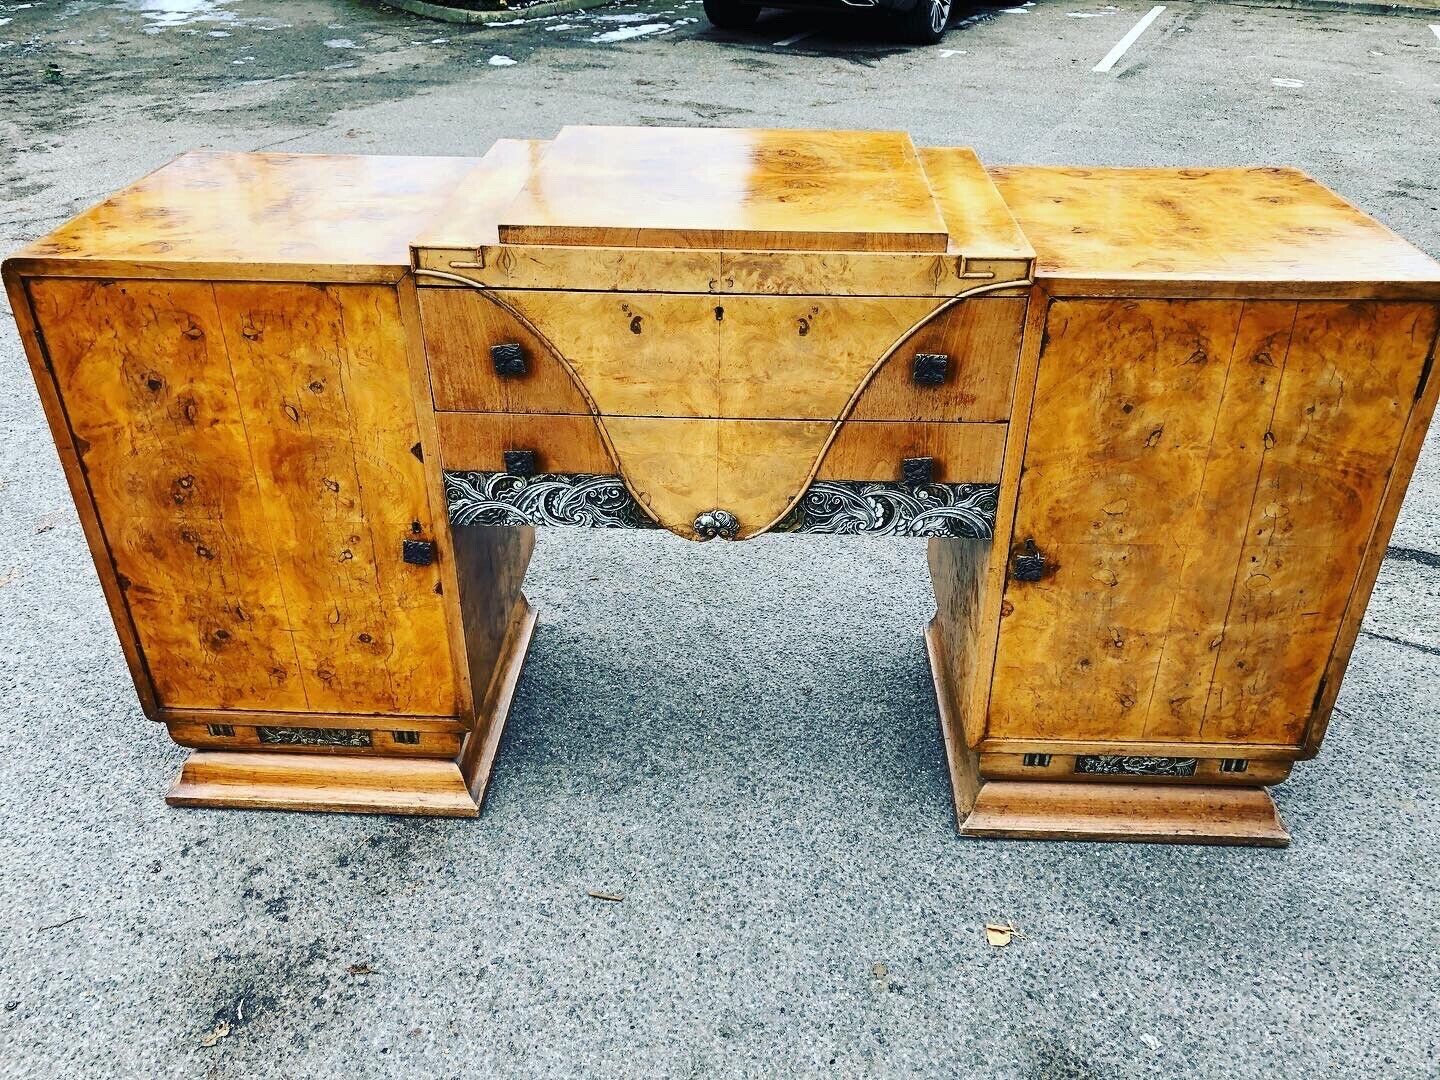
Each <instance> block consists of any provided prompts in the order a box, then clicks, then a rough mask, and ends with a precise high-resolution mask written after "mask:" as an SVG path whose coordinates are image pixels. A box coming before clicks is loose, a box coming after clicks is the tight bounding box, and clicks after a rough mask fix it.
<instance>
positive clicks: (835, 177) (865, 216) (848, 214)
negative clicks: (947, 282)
mask: <svg viewBox="0 0 1440 1080" xmlns="http://www.w3.org/2000/svg"><path fill="white" fill-rule="evenodd" d="M497 225H498V228H499V239H500V242H501V243H505V244H552V245H564V246H577V245H578V246H595V247H627V248H699V249H724V248H729V249H738V250H750V251H909V252H943V251H945V250H946V246H947V243H948V241H949V234H948V232H947V230H946V227H945V221H944V218H943V217H942V215H941V211H940V207H939V206H938V205H937V204H936V201H935V197H934V195H933V194H932V193H931V190H930V184H929V182H928V181H927V180H926V177H925V170H924V169H923V168H922V166H921V164H920V158H919V155H917V154H916V152H915V147H914V146H913V145H912V144H911V142H910V136H909V135H907V134H905V133H904V132H902V131H768V130H758V129H748V128H700V129H671V128H632V127H567V128H564V129H562V130H561V132H560V134H559V135H558V136H557V137H556V138H555V140H554V141H553V142H552V143H551V144H550V145H549V146H548V147H547V148H546V150H545V153H544V155H543V156H542V157H541V158H540V159H539V161H538V162H537V163H536V164H535V166H534V167H533V168H532V169H531V171H530V174H529V176H528V177H527V178H526V181H525V184H524V186H523V187H522V188H521V190H520V192H519V194H518V195H517V196H516V197H515V199H514V201H512V202H511V203H510V205H509V206H508V207H507V208H506V209H505V210H504V211H502V212H501V214H500V216H499V221H498V222H497Z"/></svg>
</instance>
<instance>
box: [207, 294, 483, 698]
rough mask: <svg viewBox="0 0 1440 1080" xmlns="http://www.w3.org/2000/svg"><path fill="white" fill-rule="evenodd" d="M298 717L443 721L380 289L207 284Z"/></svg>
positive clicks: (388, 297)
mask: <svg viewBox="0 0 1440 1080" xmlns="http://www.w3.org/2000/svg"><path fill="white" fill-rule="evenodd" d="M216 297H217V299H218V303H219V310H220V317H221V321H222V325H223V328H224V334H225V340H226V344H227V346H228V348H229V352H230V357H231V362H232V366H233V369H234V372H235V379H236V386H237V388H238V391H239V398H240V405H241V411H242V415H243V416H244V419H245V426H246V430H247V432H248V435H249V438H250V443H251V446H252V449H253V452H254V457H255V472H256V477H257V482H258V486H259V490H260V496H261V499H262V501H263V503H264V505H265V511H266V520H267V523H268V524H269V526H270V536H271V541H272V543H273V545H274V550H275V553H276V556H277V561H278V565H279V569H280V579H281V584H282V587H283V589H284V593H285V599H286V603H287V606H288V608H289V611H290V614H291V626H292V629H293V630H294V639H295V648H296V650H297V652H298V654H299V657H300V664H301V677H302V679H303V680H304V683H305V689H306V694H307V696H308V698H309V701H310V707H311V708H312V709H314V710H317V711H337V712H384V713H397V714H406V715H448V714H451V713H453V711H454V708H455V701H456V691H455V678H454V670H453V666H452V662H451V657H450V653H449V650H448V649H447V648H445V647H444V643H445V641H446V640H447V639H446V633H447V627H446V619H445V610H444V607H443V600H442V598H441V596H440V595H439V594H438V592H437V586H439V585H440V575H439V569H438V565H437V564H434V563H432V564H430V565H426V566H417V565H410V564H408V563H405V562H404V561H403V559H402V544H403V542H404V541H405V540H406V539H414V540H429V541H433V540H434V538H435V523H434V521H433V520H432V515H431V510H430V505H429V499H428V497H427V493H426V484H425V476H424V473H423V471H422V470H423V468H424V466H423V465H422V463H421V462H420V461H419V459H418V458H417V456H416V455H415V454H414V453H413V448H414V447H416V446H417V445H418V444H419V442H420V435H419V429H418V427H417V424H416V420H415V412H414V405H413V403H412V401H411V386H410V381H409V373H408V367H407V358H406V352H405V348H406V343H405V334H404V327H403V324H402V323H401V320H400V312H399V306H398V300H397V297H396V295H395V292H394V290H393V289H392V288H390V287H387V286H363V285H334V286H323V287H321V286H312V285H276V284H226V285H218V286H216Z"/></svg>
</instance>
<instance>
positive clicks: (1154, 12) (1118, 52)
mask: <svg viewBox="0 0 1440 1080" xmlns="http://www.w3.org/2000/svg"><path fill="white" fill-rule="evenodd" d="M1164 10H1165V5H1164V4H1156V5H1155V6H1154V7H1153V8H1151V9H1150V13H1149V14H1148V15H1146V16H1145V17H1144V18H1143V19H1141V20H1140V21H1139V22H1138V23H1136V24H1135V25H1134V26H1132V27H1131V28H1130V32H1129V33H1128V34H1126V35H1125V36H1124V37H1123V38H1121V39H1120V40H1119V41H1118V42H1116V44H1115V47H1114V48H1113V49H1111V50H1110V51H1109V52H1108V53H1106V54H1105V59H1104V60H1101V61H1100V62H1099V63H1098V64H1096V65H1095V66H1094V67H1093V68H1091V69H1090V70H1091V71H1109V70H1110V69H1111V68H1113V67H1114V66H1115V64H1116V63H1117V62H1118V61H1119V59H1120V57H1122V56H1124V55H1125V51H1126V50H1127V49H1129V48H1130V46H1131V45H1134V44H1135V42H1136V41H1137V40H1138V39H1139V37H1140V35H1141V34H1143V33H1144V32H1145V31H1146V29H1147V28H1148V27H1149V26H1150V24H1151V23H1152V22H1154V21H1155V20H1156V19H1158V18H1159V17H1160V13H1161V12H1162V11H1164Z"/></svg>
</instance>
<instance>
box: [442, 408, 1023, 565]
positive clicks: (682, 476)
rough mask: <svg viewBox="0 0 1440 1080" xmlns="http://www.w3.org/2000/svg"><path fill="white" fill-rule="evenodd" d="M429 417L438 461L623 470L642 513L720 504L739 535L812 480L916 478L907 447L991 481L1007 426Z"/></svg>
mask: <svg viewBox="0 0 1440 1080" xmlns="http://www.w3.org/2000/svg"><path fill="white" fill-rule="evenodd" d="M437 420H438V426H439V433H440V453H441V461H442V464H443V467H444V468H445V470H446V471H447V472H450V473H461V472H475V473H482V474H498V473H504V472H506V471H507V462H506V451H511V452H515V451H530V452H532V454H533V458H531V459H529V460H528V461H527V463H526V464H527V465H528V466H529V467H530V468H531V469H533V471H534V473H536V474H541V475H546V476H551V475H555V474H561V475H570V476H573V475H586V476H596V475H601V476H616V477H621V478H623V480H624V483H625V485H626V487H627V489H628V491H629V493H630V494H631V495H632V496H633V497H634V498H635V499H636V500H638V501H639V503H640V504H641V506H642V507H643V511H642V512H643V513H644V514H645V516H646V517H648V518H652V519H654V520H655V521H656V522H658V524H660V525H661V526H663V527H664V528H667V529H670V530H671V531H673V532H676V533H678V534H680V535H682V536H688V537H692V538H693V537H695V536H696V535H697V526H696V519H697V518H698V517H700V516H701V515H703V514H705V513H707V512H709V511H713V510H717V509H718V510H724V511H726V512H727V513H729V514H732V515H734V517H735V519H736V521H737V522H738V535H739V536H740V537H745V536H753V535H755V534H757V533H759V532H763V531H765V530H766V529H767V528H769V527H770V526H772V525H774V524H776V523H777V521H778V519H780V518H782V517H783V516H784V515H785V514H786V511H787V509H789V508H790V507H791V506H792V504H794V503H795V502H796V500H797V499H798V498H799V496H800V495H801V494H802V493H803V492H805V491H807V490H810V489H812V488H813V486H814V484H815V483H816V482H822V483H828V482H841V483H858V482H869V483H872V484H884V485H888V486H890V487H893V488H895V489H897V490H910V489H913V488H914V487H915V486H916V484H915V482H914V481H915V480H916V475H915V474H914V473H913V471H912V473H911V474H909V476H908V477H907V472H906V464H905V463H906V460H907V459H925V458H928V459H930V461H929V473H928V475H929V479H930V481H931V483H932V484H933V485H950V486H956V485H977V484H980V485H991V484H994V483H995V482H996V481H997V480H998V479H999V475H1000V463H1001V458H1002V456H1003V453H1004V444H1005V432H1006V426H1005V425H1004V424H965V423H950V424H939V423H900V422H869V421H867V422H858V421H856V422H848V423H845V424H842V425H840V427H839V430H838V431H836V428H835V425H834V424H831V423H828V422H824V421H800V420H711V419H684V418H666V417H606V418H602V420H601V421H600V422H598V423H597V422H596V421H595V420H594V419H593V418H591V417H570V416H564V417H559V416H545V415H538V414H529V415H498V414H482V413H440V414H438V415H437ZM832 433H833V434H834V438H833V439H832V438H831V435H832ZM512 460H513V459H512ZM913 467H914V466H912V470H913ZM922 486H923V485H922ZM453 513H454V508H453V506H452V516H453ZM533 523H536V524H544V522H543V521H537V522H533Z"/></svg>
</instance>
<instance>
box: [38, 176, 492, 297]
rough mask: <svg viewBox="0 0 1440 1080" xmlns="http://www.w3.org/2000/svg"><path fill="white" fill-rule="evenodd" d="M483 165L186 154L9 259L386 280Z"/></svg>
mask: <svg viewBox="0 0 1440 1080" xmlns="http://www.w3.org/2000/svg"><path fill="white" fill-rule="evenodd" d="M478 164H479V161H478V159H475V158H459V157H451V158H427V157H377V156H367V157H361V156H351V155H341V154H323V155H322V154H275V153H269V154H236V153H226V152H214V151H192V152H191V153H188V154H184V155H182V156H181V157H179V158H176V159H175V160H174V161H172V162H171V163H170V164H168V165H166V166H164V167H163V168H160V169H157V170H156V171H155V172H153V173H151V174H150V175H149V176H146V177H144V178H143V179H141V180H138V181H136V182H135V183H134V184H132V185H130V186H129V187H127V188H124V189H122V190H121V191H118V192H116V193H115V194H114V195H111V196H110V197H109V198H108V199H106V200H105V201H104V202H102V203H100V204H99V205H98V206H95V207H92V208H91V209H89V210H86V211H85V212H84V213H82V214H80V215H79V216H77V217H75V218H72V219H71V220H70V221H68V222H66V223H65V224H64V225H61V226H60V227H59V228H57V229H55V230H54V231H53V232H51V233H50V234H48V235H47V236H45V237H43V238H42V239H40V240H37V241H35V242H34V243H32V244H30V245H28V246H26V247H25V248H23V249H21V250H20V251H19V252H17V253H16V254H15V256H14V257H15V259H16V260H18V261H20V262H22V263H24V262H29V261H31V260H34V261H36V262H40V263H43V264H46V265H48V266H57V267H58V266H69V267H74V265H75V264H76V263H84V264H101V263H105V264H121V265H124V264H129V265H130V266H131V267H132V268H136V267H176V268H181V269H184V270H186V271H188V272H190V273H195V272H197V271H199V272H201V273H204V274H205V275H206V276H234V275H235V273H236V270H237V268H243V270H242V271H241V272H242V273H246V274H249V275H251V276H253V277H263V276H267V271H271V272H274V273H279V274H285V273H290V272H298V273H300V274H303V275H305V278H306V279H307V280H320V281H334V280H357V279H358V280H366V279H368V280H383V281H393V280H395V279H396V278H398V277H399V276H400V274H401V273H403V272H404V270H405V269H406V268H407V267H408V266H409V265H410V241H411V240H412V239H414V237H415V235H416V234H417V233H418V232H419V231H420V229H421V228H422V227H423V226H424V225H425V224H426V223H427V222H428V221H429V220H431V219H432V218H433V216H434V215H435V213H436V212H437V211H438V210H439V209H440V207H441V205H442V204H443V202H444V200H445V198H446V196H448V195H449V193H450V192H451V191H452V190H453V189H454V188H455V186H456V185H457V184H459V183H460V181H461V179H462V178H463V177H464V176H465V175H466V174H467V173H468V172H470V171H471V170H473V169H474V168H475V166H476V165H478ZM95 272H97V273H98V272H102V271H98V270H97V271H95ZM103 272H105V273H115V272H117V271H116V269H115V268H114V266H113V265H112V266H110V267H107V268H106V269H105V270H104V271H103ZM119 272H122V273H123V272H124V271H123V270H122V271H119Z"/></svg>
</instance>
